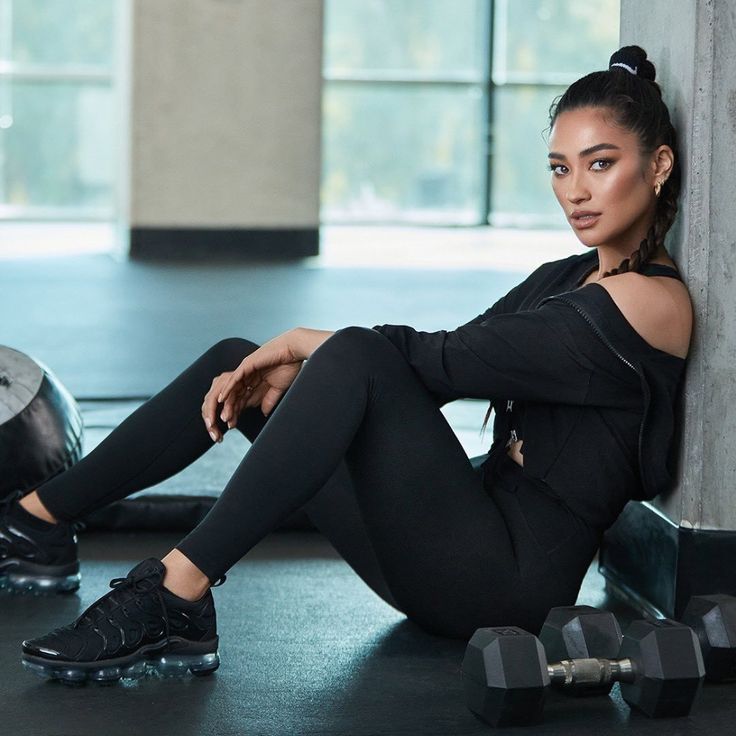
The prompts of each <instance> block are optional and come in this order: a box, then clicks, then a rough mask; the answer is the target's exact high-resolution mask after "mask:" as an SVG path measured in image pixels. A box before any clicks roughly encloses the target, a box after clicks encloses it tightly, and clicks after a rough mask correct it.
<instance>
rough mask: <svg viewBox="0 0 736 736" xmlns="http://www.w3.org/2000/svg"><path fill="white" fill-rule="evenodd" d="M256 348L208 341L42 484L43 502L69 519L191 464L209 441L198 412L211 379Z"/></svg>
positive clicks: (223, 427) (233, 340) (241, 343)
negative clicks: (157, 388)
mask: <svg viewBox="0 0 736 736" xmlns="http://www.w3.org/2000/svg"><path fill="white" fill-rule="evenodd" d="M256 348H258V345H256V344H255V343H253V342H250V341H249V340H244V339H241V338H229V339H225V340H221V341H220V342H218V343H216V344H215V345H213V346H212V347H211V348H209V350H207V351H206V352H204V353H203V354H202V355H201V356H200V357H199V358H197V360H195V361H194V362H193V363H192V364H191V365H190V366H189V367H188V368H186V369H185V370H184V371H182V373H180V374H179V375H178V376H177V377H176V378H175V379H174V380H173V381H172V382H171V383H169V384H168V385H167V386H166V387H165V388H163V389H162V390H161V391H159V392H158V393H157V394H155V395H154V396H152V397H151V398H150V399H149V400H148V401H146V402H145V403H144V404H143V405H141V406H140V407H138V409H136V410H135V411H134V412H133V413H132V414H131V415H130V416H128V417H126V419H125V420H124V421H123V422H121V423H120V425H118V426H117V427H116V428H115V429H114V430H113V431H112V432H111V433H110V434H109V435H108V436H107V437H106V438H105V439H104V440H103V441H102V442H100V444H99V445H98V446H97V447H95V449H94V450H92V452H90V453H89V454H88V455H86V456H85V457H83V458H82V459H81V460H80V461H79V462H77V463H76V464H74V465H73V466H72V467H70V468H69V469H67V470H66V471H64V472H63V473H61V474H59V475H57V476H55V477H53V478H51V479H50V480H48V481H46V482H45V483H44V484H43V485H41V486H40V487H39V488H38V489H37V495H38V498H39V500H40V501H41V502H42V504H43V506H44V507H45V508H46V509H47V510H48V511H49V512H50V513H51V514H52V516H53V517H54V518H56V519H61V520H65V521H73V520H75V519H78V518H79V517H80V516H82V515H84V514H86V513H89V512H91V511H94V510H95V509H98V508H101V507H102V506H105V505H107V504H109V503H111V502H112V501H116V500H118V499H121V498H124V497H125V496H128V495H130V494H131V493H134V492H135V491H139V490H142V489H144V488H148V487H149V486H152V485H154V484H156V483H160V482H161V481H163V480H166V479H167V478H169V477H171V476H172V475H174V474H175V473H178V472H179V471H180V470H182V469H183V468H185V467H187V466H188V465H189V464H191V463H192V462H194V461H195V460H196V459H197V458H198V457H200V456H201V455H202V454H204V453H205V452H206V451H207V450H208V449H209V448H210V447H212V445H213V444H214V442H213V441H212V438H211V437H210V435H209V433H208V432H207V428H206V427H205V425H204V421H203V420H202V415H201V406H202V399H203V398H204V395H205V394H206V393H207V391H209V389H210V386H211V383H212V379H213V378H214V377H215V376H217V375H219V374H220V373H223V372H224V371H231V370H234V369H235V368H236V367H237V366H238V364H239V363H240V362H241V361H242V360H243V358H244V357H245V356H246V355H248V354H249V353H251V352H253V351H254V350H255V349H256ZM244 413H259V414H260V411H259V410H258V409H257V408H253V409H248V410H246V412H244ZM261 416H262V415H261ZM217 423H218V427H219V428H220V431H221V432H224V431H225V430H227V425H226V424H225V423H224V422H222V421H221V420H220V419H219V417H218V418H217Z"/></svg>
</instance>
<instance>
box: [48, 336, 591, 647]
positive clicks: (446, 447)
mask: <svg viewBox="0 0 736 736" xmlns="http://www.w3.org/2000/svg"><path fill="white" fill-rule="evenodd" d="M257 347H258V345H256V344H255V343H253V342H251V341H249V340H245V339H241V338H230V339H226V340H222V341H221V342H218V343H217V344H215V345H213V346H212V347H211V348H210V349H209V350H207V351H206V352H205V353H204V354H203V355H201V356H200V357H199V358H198V359H197V360H196V361H194V363H192V364H191V365H190V366H189V367H188V368H187V369H186V370H184V371H183V372H182V373H181V374H180V375H179V376H178V377H177V378H175V379H174V380H173V381H172V382H171V383H170V384H169V385H168V386H166V387H165V388H164V389H163V390H161V391H160V392H159V393H157V394H156V395H155V396H153V397H152V398H151V399H149V400H148V401H147V402H146V403H144V404H143V405H142V406H140V407H139V408H138V409H137V410H136V411H134V412H133V413H132V414H131V415H130V416H129V417H127V418H126V419H125V420H124V421H123V422H122V423H121V424H120V425H119V426H118V427H117V428H116V429H115V430H113V432H111V433H110V435H108V437H106V438H105V439H104V440H103V441H102V442H101V443H100V444H99V445H98V446H97V447H96V448H95V449H94V450H93V451H92V452H90V453H89V454H88V455H87V456H86V457H84V458H83V459H82V460H80V461H79V462H78V463H77V464H76V465H74V466H72V467H71V468H70V469H69V470H67V471H65V472H63V473H62V474H60V475H58V476H56V477H55V478H52V479H51V480H49V481H47V482H46V483H45V484H43V485H42V486H41V487H40V488H39V490H38V493H39V496H40V498H41V500H42V502H43V503H44V505H45V506H46V507H47V508H48V510H49V511H50V512H51V513H52V514H53V515H54V516H56V517H57V518H59V519H64V520H73V519H75V518H78V517H80V516H81V515H83V514H85V513H87V512H90V511H93V510H95V509H97V508H100V507H102V506H104V505H106V504H108V503H110V502H111V501H114V500H117V499H121V498H123V497H125V496H127V495H129V494H131V493H133V492H134V491H138V490H141V489H143V488H146V487H148V486H151V485H154V484H156V483H158V482H160V481H162V480H164V479H166V478H168V477H170V476H171V475H173V474H174V473H177V472H178V471H180V470H182V469H183V468H185V467H186V466H187V465H189V464H190V463H191V462H193V461H194V460H196V459H197V458H198V457H200V456H201V455H202V454H203V453H204V452H205V451H206V450H207V449H209V448H210V447H211V446H212V444H213V442H212V439H211V438H210V436H209V434H208V432H207V430H206V428H205V425H204V422H203V420H202V416H201V405H202V399H203V397H204V395H205V393H206V392H207V391H208V390H209V388H210V385H211V382H212V379H213V378H214V377H215V376H216V375H218V374H220V373H222V372H224V371H229V370H233V369H234V368H235V367H236V366H237V365H238V364H239V363H240V361H241V360H242V359H243V358H244V357H245V356H246V355H248V354H249V353H251V352H252V351H254V350H256V349H257ZM217 421H218V425H219V427H220V429H221V431H223V432H224V431H226V430H227V426H226V425H225V424H224V423H223V422H222V421H221V420H220V419H219V417H218V420H217ZM237 428H238V429H239V430H240V431H241V432H242V433H243V434H244V435H245V436H246V437H247V438H248V439H249V440H250V441H251V442H252V443H253V444H252V445H251V446H250V447H249V448H248V451H247V453H246V454H245V456H244V458H243V460H242V462H241V463H240V465H239V466H238V468H237V469H236V471H235V473H234V474H233V476H232V478H231V479H230V481H229V482H228V483H227V485H226V486H225V488H224V490H223V492H222V494H221V496H220V497H219V498H218V499H217V501H216V503H215V504H214V506H213V507H212V509H211V510H210V511H209V513H208V514H207V516H206V517H205V518H204V519H203V520H202V521H201V522H200V524H198V525H197V527H196V528H195V529H193V530H192V531H191V532H190V533H189V534H188V535H187V536H186V537H185V538H184V539H183V540H182V541H181V542H180V543H179V544H178V545H177V548H178V549H179V550H180V551H181V552H183V553H184V554H185V555H186V556H187V557H188V558H189V559H190V560H191V561H192V562H193V563H194V564H195V565H196V566H197V567H199V568H200V569H201V570H202V571H203V572H204V573H205V574H206V575H207V576H208V578H209V579H210V580H211V581H214V580H215V579H217V578H218V577H219V576H220V575H221V574H223V573H224V572H226V571H227V570H228V569H229V568H230V567H231V566H232V565H234V564H235V563H236V562H237V561H238V560H239V559H240V558H241V557H243V555H245V554H246V552H248V550H250V549H251V548H252V547H253V546H255V545H256V544H257V543H258V542H259V541H260V540H261V539H262V538H263V537H264V536H265V535H266V534H268V533H269V532H270V531H271V530H273V529H274V528H275V527H277V526H278V525H279V524H280V523H281V522H283V521H284V520H285V519H287V518H288V517H289V516H290V515H291V514H292V513H293V512H295V511H296V510H297V509H299V508H301V507H304V511H305V512H306V513H307V515H308V516H309V517H310V519H311V521H312V522H313V523H314V525H315V526H316V527H317V528H318V529H319V530H320V531H321V532H322V533H323V534H325V536H326V537H327V538H328V539H329V540H330V541H331V542H332V544H333V545H334V547H335V549H336V550H337V551H338V552H339V553H340V554H341V555H342V556H343V557H344V558H345V560H346V561H347V562H348V563H349V564H350V565H351V566H352V567H353V569H354V570H355V571H356V572H357V573H358V575H360V576H361V577H362V578H363V580H364V581H365V582H366V583H367V584H368V585H369V586H370V587H371V588H372V589H373V590H374V591H375V592H376V593H377V594H378V595H380V596H381V597H382V598H383V599H384V600H385V601H386V602H388V603H389V604H391V605H392V606H394V607H395V608H397V609H398V610H400V611H401V612H403V613H404V614H405V615H406V616H407V617H408V618H410V619H411V620H413V621H414V622H415V623H417V624H418V625H420V626H421V627H422V628H424V629H425V630H426V631H428V632H430V633H433V634H438V635H441V636H449V637H453V638H463V639H464V638H467V637H469V636H470V635H471V634H472V633H473V632H474V631H475V629H476V628H478V627H480V626H491V625H503V624H514V625H518V626H522V627H523V628H526V629H529V630H531V631H533V632H534V633H537V632H538V630H539V628H540V627H541V624H542V622H543V620H544V618H545V616H546V614H547V611H548V610H549V608H550V607H551V606H556V605H572V604H573V603H574V602H575V599H576V597H577V593H578V590H579V587H580V583H581V581H582V578H583V576H584V574H585V571H586V570H587V567H588V565H589V564H590V561H591V560H592V558H593V556H594V555H595V551H596V549H597V547H598V544H599V542H600V535H601V534H602V530H600V529H595V528H592V527H589V526H587V525H586V524H585V523H584V522H583V521H582V520H581V519H580V518H579V517H577V516H576V515H574V514H573V513H572V512H570V511H569V510H568V509H567V507H566V506H565V504H564V503H563V502H562V501H561V500H560V499H559V498H557V497H556V496H553V495H551V494H550V492H549V488H548V487H547V486H546V485H544V484H543V483H541V482H539V481H535V480H533V479H530V478H527V476H525V475H524V473H523V472H522V469H521V467H520V466H519V465H518V464H517V463H515V462H514V461H513V460H511V458H509V457H508V456H507V455H506V454H505V453H503V452H501V453H498V454H497V455H496V456H495V457H494V458H493V459H492V462H491V463H490V464H488V465H487V466H486V468H485V469H483V468H480V467H478V465H477V464H472V463H471V462H470V460H469V458H468V456H467V454H466V453H465V451H464V450H463V448H462V445H461V444H460V442H459V441H458V439H457V437H456V436H455V434H454V432H453V431H452V429H451V428H450V426H449V425H448V423H447V420H446V419H445V416H444V415H443V413H442V412H441V411H440V409H439V407H438V405H437V403H436V401H435V400H434V399H433V397H432V396H431V395H430V393H429V392H428V391H427V389H426V388H425V387H424V385H423V384H422V383H421V382H420V381H419V380H418V378H417V377H416V375H415V374H414V372H413V370H412V369H411V367H410V366H409V364H408V363H407V362H406V361H405V359H404V358H403V356H402V355H401V354H400V353H399V351H398V350H396V348H395V347H394V346H393V344H392V343H391V342H390V341H389V340H388V339H387V338H385V337H384V336H383V335H381V334H380V333H378V332H376V331H375V330H371V329H369V328H366V327H356V326H351V327H345V328H343V329H341V330H338V331H337V332H336V333H335V334H334V335H332V336H331V337H330V338H329V339H327V340H326V341H325V342H324V343H323V344H322V345H320V347H319V348H318V349H317V350H315V351H314V352H313V353H312V355H311V356H310V358H309V359H308V360H307V361H306V362H305V363H304V364H303V366H302V369H301V371H300V372H299V374H298V375H297V377H296V379H295V381H294V382H293V383H292V385H291V386H290V387H289V389H288V390H287V391H286V393H285V394H284V395H283V396H282V398H281V400H280V401H279V403H278V405H277V406H276V408H275V409H274V410H273V411H272V413H271V414H270V416H269V417H268V419H266V418H265V417H264V416H263V414H262V413H261V411H260V407H253V408H249V409H245V410H244V411H243V412H242V413H241V415H240V416H239V418H238V424H237ZM484 472H485V473H486V474H488V473H490V474H491V476H492V477H491V478H486V483H485V484H484V478H483V473H484ZM489 481H490V482H489ZM486 488H488V490H486Z"/></svg>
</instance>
